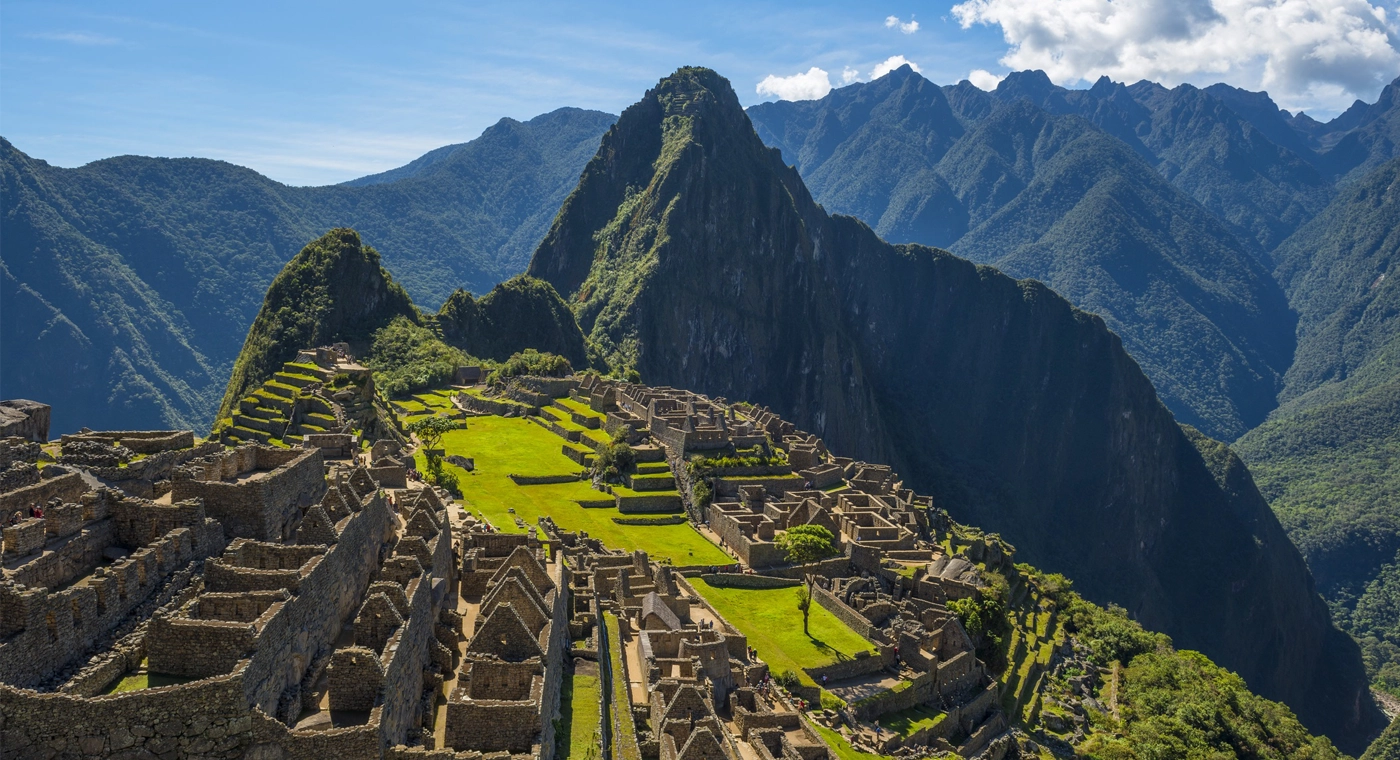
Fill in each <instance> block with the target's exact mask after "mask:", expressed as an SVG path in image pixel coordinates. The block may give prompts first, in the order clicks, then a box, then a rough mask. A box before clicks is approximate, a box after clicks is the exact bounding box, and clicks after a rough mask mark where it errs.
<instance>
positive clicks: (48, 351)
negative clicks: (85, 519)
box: [0, 108, 615, 432]
mask: <svg viewBox="0 0 1400 760" xmlns="http://www.w3.org/2000/svg"><path fill="white" fill-rule="evenodd" d="M614 118H615V117H613V116H611V115H609V114H605V113H600V112H597V111H583V110H580V109H575V108H564V109H560V110H557V111H554V112H551V113H548V114H545V115H543V116H539V117H536V118H534V119H531V120H530V121H528V122H517V121H514V120H512V119H502V120H501V121H500V122H499V123H497V124H496V125H495V126H493V127H491V128H490V129H487V130H486V131H485V132H484V133H483V134H482V135H481V137H479V138H477V139H476V140H473V141H471V142H469V143H465V144H462V145H453V146H447V147H445V148H442V149H439V150H437V151H434V152H433V153H430V154H428V156H425V157H423V158H422V159H419V160H418V161H415V162H414V163H412V164H409V165H408V166H406V167H403V168H401V169H398V170H395V171H393V172H388V173H386V174H381V175H375V176H371V177H365V178H362V179H360V180H356V181H353V182H351V183H348V184H346V185H336V186H330V187H288V186H286V185H282V184H279V183H277V182H274V181H272V180H270V179H268V178H266V177H263V176H261V175H259V174H257V173H256V172H253V171H251V170H249V169H244V168H242V167H238V166H233V165H231V164H228V163H224V162H222V161H211V160H207V159H165V158H144V157H140V156H122V157H118V158H112V159H107V160H103V161H96V162H93V163H91V164H87V165H85V166H82V167H78V168H76V169H64V168H59V167H55V166H51V165H49V164H47V163H45V162H43V161H41V160H37V159H34V158H30V157H29V156H27V155H25V154H24V153H22V152H21V151H20V150H19V149H17V148H16V147H15V146H13V145H11V144H10V143H9V142H8V141H5V140H3V138H0V209H3V216H0V240H3V255H2V256H0V280H3V282H0V319H3V321H4V323H5V325H6V334H5V340H4V344H3V346H0V387H3V388H4V392H5V394H6V395H7V396H16V397H31V398H43V399H45V401H46V402H48V403H51V404H52V405H53V407H54V413H53V414H54V416H53V426H54V429H55V430H56V431H59V432H71V431H74V430H76V429H77V428H78V427H79V426H81V425H99V426H102V427H107V428H112V429H130V428H133V427H143V426H144V427H149V426H151V425H154V424H160V425H165V426H168V427H184V428H194V429H198V430H207V429H209V428H210V426H211V425H212V424H213V422H214V416H215V412H216V411H217V410H218V408H219V399H220V398H221V397H222V395H223V392H224V385H225V383H226V382H227V379H228V376H229V373H230V372H231V371H232V368H233V364H234V359H235V357H236V356H237V355H238V351H239V347H240V346H241V345H242V339H243V336H244V334H245V333H246V332H247V330H248V328H249V326H250V325H251V324H252V321H253V318H254V316H255V315H256V314H257V312H258V308H259V306H260V305H261V304H262V300H263V294H264V293H265V292H266V291H267V289H268V286H269V284H270V283H271V282H272V279H273V277H274V275H276V274H277V273H278V271H279V270H280V269H281V268H282V266H283V265H284V264H286V263H287V262H288V261H289V260H291V258H292V256H293V255H294V254H295V253H297V251H299V250H300V249H301V247H302V246H303V245H305V244H306V242H307V241H308V240H310V239H312V238H315V237H317V236H319V235H320V234H322V233H323V232H325V231H327V230H329V229H331V228H335V227H342V226H354V227H355V228H357V229H358V230H359V231H360V232H361V233H362V234H364V235H365V237H366V239H367V240H368V241H369V242H370V243H371V244H373V245H378V246H380V247H382V248H383V249H384V250H385V251H388V252H389V253H388V254H387V255H388V259H387V260H386V263H387V264H388V265H390V266H391V267H392V268H393V270H394V272H395V273H396V275H397V276H398V277H399V282H400V283H401V284H402V285H403V286H404V287H405V288H406V289H407V291H408V292H409V293H410V294H411V295H412V296H413V298H414V299H415V300H416V301H417V302H418V303H420V304H424V305H431V306H433V307H436V306H437V305H438V304H441V303H443V302H444V301H446V300H447V298H448V297H449V296H450V295H451V294H452V292H453V291H454V290H456V289H458V288H466V289H469V290H471V291H474V292H477V293H485V292H487V291H489V290H491V288H492V287H494V286H495V285H496V284H497V283H499V282H501V281H503V280H506V279H508V278H510V277H512V276H514V275H516V274H519V273H520V272H521V271H522V270H523V269H524V268H525V265H526V263H527V261H528V260H529V257H530V253H531V252H532V251H533V249H534V246H535V245H536V244H537V243H538V242H539V239H540V238H541V237H542V236H543V234H544V232H545V230H546V229H548V227H549V223H550V221H551V220H552V219H553V218H554V213H555V211H556V210H557V209H558V208H559V204H560V203H561V202H562V201H563V199H564V196H565V195H566V194H567V193H568V192H569V190H570V189H571V188H572V187H573V185H574V183H575V181H576V180H577V179H578V173H579V171H580V170H581V169H582V168H583V165H584V163H585V162H587V161H588V159H589V157H590V156H592V155H593V153H594V151H595V150H596V149H597V147H598V138H599V136H600V135H601V134H602V132H603V130H605V129H606V128H607V127H608V125H609V124H611V123H612V121H613V119H614ZM39 357H44V358H43V359H42V360H40V359H39Z"/></svg>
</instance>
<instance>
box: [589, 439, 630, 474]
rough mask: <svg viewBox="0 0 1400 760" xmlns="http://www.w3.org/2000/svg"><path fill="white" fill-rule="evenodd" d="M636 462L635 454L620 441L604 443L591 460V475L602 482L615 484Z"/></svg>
mask: <svg viewBox="0 0 1400 760" xmlns="http://www.w3.org/2000/svg"><path fill="white" fill-rule="evenodd" d="M636 461H637V452H635V451H633V450H632V447H631V446H628V445H627V444H625V443H622V442H620V441H614V442H613V443H605V444H603V445H602V446H599V447H598V451H597V453H596V454H595V455H594V458H593V473H594V474H595V475H597V476H598V477H600V478H602V479H603V481H604V482H608V483H616V482H618V481H620V480H622V473H624V472H626V471H627V470H628V469H629V468H631V467H632V465H633V464H635V463H636Z"/></svg>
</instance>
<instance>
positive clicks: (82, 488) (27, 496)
mask: <svg viewBox="0 0 1400 760" xmlns="http://www.w3.org/2000/svg"><path fill="white" fill-rule="evenodd" d="M40 477H41V479H40V481H39V482H38V483H35V484H34V485H31V486H25V487H23V488H17V489H15V490H13V491H10V492H8V493H3V494H0V515H8V514H10V513H11V512H14V511H15V510H17V509H18V510H22V511H26V512H27V510H28V509H29V508H30V507H42V506H44V505H46V504H48V503H49V499H58V500H59V501H61V502H76V501H78V500H79V499H81V498H82V495H83V493H84V492H86V491H87V483H85V482H84V481H83V476H81V475H79V474H78V473H76V472H68V471H67V470H66V469H65V468H63V467H60V466H57V465H49V466H48V467H45V468H44V470H43V472H41V473H40Z"/></svg>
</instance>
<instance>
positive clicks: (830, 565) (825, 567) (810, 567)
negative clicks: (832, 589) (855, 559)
mask: <svg viewBox="0 0 1400 760" xmlns="http://www.w3.org/2000/svg"><path fill="white" fill-rule="evenodd" d="M850 567H851V563H850V561H849V560H847V559H846V558H845V557H832V558H831V559H824V560H821V561H820V562H808V563H807V564H805V565H789V566H787V567H771V568H768V569H765V570H764V571H763V574H764V575H772V576H775V577H778V578H798V579H802V578H806V577H807V576H809V575H820V576H822V577H824V578H844V577H845V576H847V575H850Z"/></svg>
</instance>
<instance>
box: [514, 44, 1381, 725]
mask: <svg viewBox="0 0 1400 760" xmlns="http://www.w3.org/2000/svg"><path fill="white" fill-rule="evenodd" d="M529 273H530V274H531V275H532V276H535V277H538V278H540V279H544V280H547V281H549V282H550V283H552V284H553V285H554V286H555V288H556V289H557V290H558V291H559V292H560V293H561V294H562V295H564V296H565V298H566V300H569V301H570V302H571V303H572V304H573V308H574V313H575V314H576V315H577V316H578V319H579V323H580V326H581V327H582V328H583V330H584V331H585V332H586V333H587V334H588V335H589V337H590V339H591V340H592V341H593V342H594V343H595V345H596V346H597V348H598V350H599V351H600V352H601V353H602V354H603V355H605V356H606V357H607V358H608V360H609V361H610V362H611V363H612V364H613V365H614V366H619V367H620V366H634V367H635V368H636V369H638V370H639V371H640V372H641V374H642V376H643V377H645V378H646V379H647V381H648V382H650V383H654V384H670V385H675V386H678V387H686V388H691V389H694V390H696V391H700V392H704V393H708V394H711V395H714V396H724V397H729V398H745V399H752V400H754V401H757V402H759V403H767V404H770V405H771V406H773V407H774V409H776V410H777V411H778V412H779V413H781V414H782V415H783V416H784V417H786V418H790V419H792V420H793V421H794V422H796V423H797V424H798V425H799V426H800V427H803V428H807V429H811V430H813V431H814V432H816V433H817V434H818V435H820V436H822V437H823V438H824V439H825V440H826V441H827V442H828V444H830V445H831V446H832V447H833V449H836V450H842V451H847V452H850V453H851V454H852V455H855V456H859V457H863V458H866V459H868V460H871V461H889V462H891V464H893V465H894V466H895V467H896V469H897V470H899V471H900V472H902V473H905V474H906V475H907V476H908V477H909V478H910V480H911V481H912V482H911V485H912V486H914V487H915V488H917V489H920V490H927V491H931V492H933V493H935V494H936V498H937V499H938V500H939V502H940V503H941V504H942V505H943V506H945V507H946V508H947V509H948V510H949V511H950V512H951V513H953V514H954V516H955V517H957V518H958V519H960V520H965V521H968V522H972V523H976V524H980V525H982V526H984V527H985V528H987V529H989V530H997V531H1000V532H1001V533H1002V535H1004V536H1006V537H1007V538H1008V539H1009V540H1010V541H1011V542H1012V543H1014V544H1016V545H1017V546H1018V547H1019V550H1020V554H1019V555H1018V556H1020V557H1022V558H1025V559H1026V560H1028V561H1030V562H1032V563H1034V564H1037V565H1039V566H1041V567H1043V568H1046V569H1048V570H1052V571H1054V570H1064V571H1066V572H1071V573H1072V574H1073V576H1074V577H1075V578H1076V581H1077V583H1078V587H1079V588H1081V589H1082V590H1083V591H1084V592H1085V593H1086V595H1087V596H1088V597H1089V598H1091V599H1096V600H1099V601H1105V602H1106V601H1114V602H1117V603H1120V604H1123V605H1124V606H1125V607H1127V608H1128V609H1129V610H1130V611H1131V612H1132V614H1133V615H1134V616H1135V617H1136V618H1138V619H1139V620H1141V621H1143V623H1144V624H1145V625H1147V626H1149V627H1152V628H1157V629H1160V630H1163V631H1166V632H1168V633H1169V634H1170V635H1172V637H1173V638H1174V639H1175V641H1176V642H1177V643H1178V644H1179V645H1181V646H1183V647H1188V648H1196V649H1200V650H1202V651H1204V652H1206V653H1207V654H1209V655H1210V656H1211V657H1213V658H1214V659H1215V660H1216V661H1217V662H1219V663H1221V664H1222V665H1224V666H1226V667H1228V668H1231V669H1234V670H1236V671H1238V672H1239V673H1240V674H1241V675H1242V676H1243V677H1244V678H1245V679H1246V680H1247V681H1248V682H1249V684H1250V686H1251V687H1252V688H1254V689H1257V690H1258V691H1260V692H1261V693H1262V694H1264V695H1266V696H1270V697H1272V698H1276V699H1280V700H1282V701H1284V702H1286V703H1287V704H1289V705H1290V706H1292V707H1293V708H1294V709H1295V710H1296V711H1297V712H1298V714H1299V716H1300V717H1301V718H1302V719H1303V720H1304V722H1305V723H1306V724H1307V725H1309V726H1310V727H1312V728H1313V729H1314V730H1319V731H1324V732H1326V733H1328V735H1329V736H1332V737H1334V738H1335V739H1336V740H1337V741H1338V743H1339V744H1340V745H1341V746H1343V747H1344V748H1348V749H1350V750H1351V751H1356V752H1359V751H1360V748H1361V747H1362V746H1364V745H1363V744H1362V742H1363V741H1364V738H1365V737H1368V736H1370V735H1373V734H1374V733H1375V732H1377V731H1379V730H1380V728H1381V726H1382V725H1383V717H1382V716H1381V714H1380V713H1379V711H1378V710H1377V709H1376V708H1375V706H1374V704H1373V703H1372V701H1371V698H1370V695H1369V692H1368V690H1367V685H1366V678H1365V673H1364V670H1363V667H1362V663H1361V657H1360V653H1359V650H1358V648H1357V646H1356V644H1355V643H1354V642H1353V641H1352V640H1351V639H1350V638H1349V637H1347V636H1346V635H1345V634H1343V633H1341V632H1340V631H1338V630H1336V629H1335V628H1334V627H1333V626H1332V625H1331V622H1330V620H1329V617H1328V611H1327V609H1326V606H1325V605H1324V604H1323V602H1322V600H1321V599H1320V598H1319V597H1318V596H1317V595H1316V594H1315V592H1314V591H1313V582H1312V578H1311V576H1310V574H1309V572H1308V570H1307V567H1306V565H1305V564H1304V562H1303V560H1302V557H1301V556H1300V555H1299V553H1298V551H1297V550H1296V549H1295V548H1294V547H1293V545H1292V544H1291V543H1289V541H1288V539H1287V537H1286V536H1285V534H1284V533H1283V530H1282V529H1281V527H1280V526H1279V523H1278V521H1277V520H1276V518H1275V517H1274V516H1273V514H1272V513H1271V512H1270V511H1269V508H1268V505H1267V504H1266V503H1265V502H1264V500H1263V499H1262V498H1261V497H1260V496H1259V494H1258V492H1257V491H1256V490H1255V488H1254V486H1253V482H1252V480H1251V479H1250V477H1249V473H1248V471H1247V470H1246V469H1245V468H1244V466H1243V464H1242V463H1241V462H1240V461H1239V460H1238V459H1237V458H1235V457H1234V455H1233V454H1231V453H1230V452H1229V450H1228V449H1227V448H1225V447H1224V446H1222V445H1220V444H1218V443H1216V442H1214V441H1211V440H1209V439H1207V438H1205V437H1203V436H1196V435H1192V436H1188V435H1187V433H1185V432H1183V429H1182V428H1181V427H1179V426H1178V425H1177V423H1176V421H1175V420H1174V419H1173V417H1172V415H1171V413H1170V412H1169V411H1168V410H1167V409H1166V408H1165V407H1164V406H1163V405H1162V404H1161V403H1160V402H1159V401H1158V399H1157V396H1156V394H1155V392H1154V390H1153V388H1152V385H1151V383H1150V382H1149V381H1148V379H1147V378H1146V377H1145V376H1144V375H1143V374H1142V372H1141V370H1140V369H1139V368H1138V365H1137V364H1136V363H1135V362H1134V361H1133V360H1132V359H1131V358H1130V357H1129V356H1128V354H1127V353H1126V352H1125V351H1124V350H1123V348H1122V345H1121V344H1120V341H1119V339H1118V338H1117V336H1115V335H1114V334H1113V333H1112V332H1111V331H1110V330H1108V329H1107V328H1106V326H1105V324H1104V322H1103V321H1102V320H1101V319H1099V318H1098V317H1095V316H1093V315H1090V314H1087V313H1085V312H1082V311H1079V310H1077V309H1075V308H1074V307H1072V306H1071V305H1070V304H1069V303H1068V302H1066V301H1065V300H1064V299H1062V298H1061V297H1059V296H1057V295H1056V294H1055V293H1053V292H1052V291H1051V290H1050V289H1049V288H1047V287H1045V286H1044V285H1041V284H1040V283H1038V282H1033V281H1015V280H1012V279H1011V278H1008V277H1006V276H1004V275H1002V274H1000V273H999V272H997V271H995V270H993V269H990V268H986V267H978V266H976V265H974V264H972V263H970V262H968V261H965V260H962V259H959V258H956V257H954V256H952V255H950V254H948V253H946V252H943V251H939V250H936V249H932V248H927V247H923V246H918V245H901V246H895V245H890V244H888V243H885V242H884V241H882V240H880V239H879V238H878V237H877V236H876V235H875V233H874V232H873V231H872V230H871V229H870V228H869V227H867V226H866V225H865V224H863V223H861V222H860V221H858V220H856V219H854V218H850V217H844V216H828V215H827V213H826V212H825V211H824V210H823V209H822V208H821V207H820V206H818V205H817V204H816V203H815V202H814V201H813V199H812V197H811V195H810V194H809V193H808V191H807V189H806V187H805V185H804V184H803V181H802V179H801V178H800V177H799V175H798V173H797V171H795V170H794V169H792V168H789V167H788V166H786V165H785V163H784V161H783V157H782V156H781V155H780V154H779V153H778V151H775V150H771V149H769V148H767V147H765V146H764V144H763V142H762V141H761V140H760V139H759V136H758V135H757V134H756V133H755V132H754V129H753V127H752V125H751V124H750V122H749V119H748V118H747V117H746V116H745V114H744V112H743V110H742V109H741V108H740V106H739V103H738V100H737V98H736V97H735V96H734V93H733V91H732V89H731V88H730V86H729V83H728V82H727V81H725V80H724V79H723V78H722V77H720V76H718V75H717V74H715V73H714V72H712V71H709V70H707V69H681V70H679V71H677V72H676V73H675V74H674V75H672V76H671V77H668V78H666V79H664V80H662V81H661V83H660V84H659V85H658V86H657V87H656V88H655V89H653V90H651V91H649V92H648V93H647V94H646V96H645V97H644V98H643V99H642V100H641V101H640V102H638V103H636V104H635V105H633V106H631V107H630V108H628V109H627V110H626V111H625V112H624V114H623V115H622V117H621V118H620V119H619V120H618V123H617V124H616V125H614V126H613V127H612V128H611V129H610V130H609V131H608V133H607V134H606V135H605V136H604V138H603V142H602V146H601V147H600V148H599V152H598V154H597V155H596V156H595V157H594V158H593V160H592V161H590V162H589V164H588V166H587V167H586V168H585V170H584V172H583V175H582V177H581V178H580V181H579V185H578V187H577V188H576V189H575V190H574V191H573V193H572V194H570V196H569V198H568V199H567V200H566V201H565V203H564V206H563V208H562V209H561V210H560V213H559V215H558V217H557V218H556V220H555V222H554V225H553V227H552V228H551V230H550V232H549V234H548V235H547V236H546V237H545V239H544V241H543V242H542V243H541V245H540V247H539V249H538V250H537V251H536V252H535V256H534V258H533V259H532V261H531V263H530V269H529Z"/></svg>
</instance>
